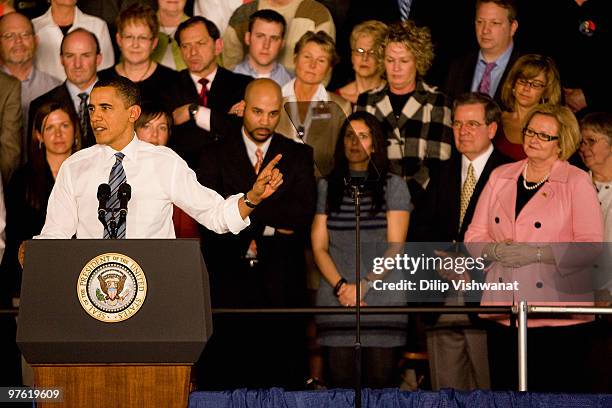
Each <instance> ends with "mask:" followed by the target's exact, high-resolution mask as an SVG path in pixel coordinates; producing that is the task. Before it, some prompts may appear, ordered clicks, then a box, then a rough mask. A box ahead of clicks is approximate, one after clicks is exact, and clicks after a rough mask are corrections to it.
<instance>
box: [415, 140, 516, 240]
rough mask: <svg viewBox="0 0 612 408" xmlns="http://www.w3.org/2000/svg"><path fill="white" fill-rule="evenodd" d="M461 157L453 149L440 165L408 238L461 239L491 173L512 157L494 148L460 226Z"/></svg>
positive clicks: (416, 214)
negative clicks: (446, 159) (450, 155)
mask: <svg viewBox="0 0 612 408" xmlns="http://www.w3.org/2000/svg"><path fill="white" fill-rule="evenodd" d="M461 160H462V155H461V154H460V153H457V152H454V154H453V156H452V157H451V159H450V160H448V161H446V162H443V163H442V164H441V165H440V173H439V174H438V175H436V177H434V178H432V179H431V181H430V183H429V185H428V187H427V190H426V192H425V198H424V205H422V206H420V207H419V208H415V209H414V211H413V214H412V217H411V218H412V222H411V223H410V224H411V225H410V232H409V234H408V237H409V241H421V242H462V241H463V237H464V235H465V231H467V227H468V226H469V225H470V222H472V216H473V215H474V209H475V208H476V203H477V202H478V198H479V197H480V193H481V192H482V190H483V188H484V186H485V185H486V183H487V181H488V179H489V175H490V174H491V172H492V171H493V169H495V168H497V167H498V166H501V165H502V164H506V163H510V162H511V159H510V158H508V157H506V156H504V155H502V154H501V153H499V152H498V151H497V150H495V149H494V150H493V152H492V153H491V156H489V159H488V160H487V163H486V164H485V167H484V169H483V171H482V174H481V175H480V177H479V178H478V183H476V187H475V188H474V192H473V193H472V197H471V198H470V204H469V205H468V208H467V210H466V212H465V216H464V217H463V223H462V225H461V228H459V213H460V207H461V188H462V185H461Z"/></svg>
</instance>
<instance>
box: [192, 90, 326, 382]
mask: <svg viewBox="0 0 612 408" xmlns="http://www.w3.org/2000/svg"><path fill="white" fill-rule="evenodd" d="M244 100H245V110H244V117H243V123H242V124H241V125H238V126H235V127H230V128H224V129H221V130H220V131H224V132H225V134H223V135H222V138H221V139H220V141H219V143H215V144H212V145H210V146H209V147H208V148H207V149H205V150H203V151H202V156H201V159H200V166H199V172H198V176H199V180H200V182H201V183H202V184H204V185H205V186H207V187H209V188H211V189H214V190H215V191H218V192H219V193H220V194H221V195H222V196H224V197H227V196H230V195H232V194H239V193H241V192H244V191H247V190H248V189H249V186H250V185H251V184H252V182H253V180H255V179H256V178H257V174H258V172H259V171H260V169H262V168H263V167H264V166H266V165H267V164H268V163H269V162H270V160H272V159H273V158H274V157H275V156H276V155H278V154H282V156H283V159H282V161H281V162H280V163H279V164H278V168H279V169H280V171H281V172H282V173H283V185H282V186H280V188H279V189H278V191H276V193H275V195H274V199H271V200H269V201H266V202H263V203H262V204H261V205H258V206H257V207H256V208H255V209H254V210H253V212H252V213H251V215H250V219H251V225H250V226H249V227H248V228H246V229H244V230H243V231H242V232H240V234H238V235H231V234H224V235H216V234H215V235H214V234H210V233H208V232H205V233H204V234H203V240H204V243H203V251H204V256H205V260H206V262H207V265H208V267H209V273H210V279H211V296H212V304H213V306H216V307H300V306H301V307H304V306H305V305H306V278H305V267H304V247H305V241H306V240H307V232H308V229H309V227H310V223H311V221H312V216H313V214H314V209H315V200H316V187H315V179H314V174H313V171H312V168H313V152H312V149H311V148H310V147H309V146H305V145H302V144H300V143H296V142H294V141H291V140H289V139H287V138H285V137H283V136H282V135H279V134H277V133H275V128H276V125H277V124H278V121H279V118H280V111H281V107H282V105H281V104H282V96H281V91H280V87H279V86H278V84H276V83H275V82H274V81H272V80H271V79H257V80H255V81H253V82H251V84H249V86H248V87H247V89H246V94H245V97H244ZM249 194H250V193H249ZM249 198H250V195H249ZM255 333H256V334H255ZM306 366H307V365H306V330H305V322H304V321H303V320H302V319H300V318H297V317H295V316H289V317H262V318H257V319H252V318H251V317H243V318H236V317H231V318H229V319H227V318H226V319H223V318H220V319H215V333H214V334H213V338H212V339H211V341H210V342H209V344H207V347H206V349H205V351H204V355H203V357H202V373H203V374H204V378H202V379H201V380H200V381H201V382H202V384H203V385H204V386H205V387H207V388H221V389H227V388H235V387H251V388H252V387H255V388H261V387H273V386H280V387H285V388H301V387H302V386H303V384H304V380H305V378H306V374H307V372H306Z"/></svg>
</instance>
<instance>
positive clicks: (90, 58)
mask: <svg viewBox="0 0 612 408" xmlns="http://www.w3.org/2000/svg"><path fill="white" fill-rule="evenodd" d="M60 53H61V55H60V58H61V61H62V65H63V66H64V71H66V80H65V81H64V83H63V84H61V85H59V86H57V87H55V88H53V89H52V90H50V91H49V92H47V93H45V94H43V95H41V96H39V97H38V98H36V99H34V100H33V101H32V103H31V104H30V111H29V120H28V123H30V124H31V123H32V119H33V116H34V114H35V113H36V111H37V110H38V109H39V107H40V106H41V105H42V104H43V103H45V102H48V101H56V102H60V103H62V104H63V105H66V106H68V107H69V109H71V110H72V112H71V114H72V113H74V114H75V115H76V116H77V117H78V118H79V122H78V123H79V131H80V135H81V136H80V137H81V146H83V147H88V146H92V145H94V144H95V143H96V141H95V138H94V134H93V131H92V130H91V123H90V120H89V112H88V110H87V104H88V103H89V94H90V93H91V90H92V89H93V87H94V84H95V83H96V81H97V80H98V77H97V73H96V69H97V67H98V66H99V65H100V63H101V61H102V55H100V47H99V44H98V40H97V37H96V36H95V35H94V34H92V33H91V32H89V31H87V30H86V29H84V28H77V29H76V30H73V31H71V32H70V33H68V34H66V36H64V38H63V39H62V45H61V49H60ZM28 131H31V129H28ZM30 140H32V139H31V138H30Z"/></svg>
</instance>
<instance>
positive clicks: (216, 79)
mask: <svg viewBox="0 0 612 408" xmlns="http://www.w3.org/2000/svg"><path fill="white" fill-rule="evenodd" d="M175 39H176V42H177V43H178V44H179V46H180V49H181V53H182V54H183V58H184V59H185V63H186V64H187V69H185V70H183V71H181V72H180V73H179V79H178V83H176V85H175V86H176V93H177V95H178V96H177V98H176V100H175V104H174V106H173V107H174V112H173V117H174V124H175V131H174V137H173V138H172V143H171V145H170V147H172V148H173V149H174V150H175V151H176V152H177V153H178V154H179V155H180V156H181V157H182V158H183V159H185V160H186V161H187V164H189V166H190V167H191V168H194V169H195V168H196V166H197V164H198V160H199V157H200V154H201V151H202V149H203V148H204V147H205V146H207V145H208V144H210V143H212V142H213V141H214V140H215V139H217V138H218V135H216V134H215V133H211V132H210V128H211V126H210V121H211V110H212V111H213V112H216V113H220V114H226V113H227V112H229V110H230V108H232V107H233V106H234V105H235V104H236V103H238V102H240V101H241V100H242V98H243V97H244V90H245V89H246V86H247V84H248V83H249V82H250V81H251V80H252V78H251V77H248V76H246V75H240V74H234V73H233V72H231V71H228V70H226V69H225V68H222V67H219V66H217V62H216V58H217V57H218V56H219V55H220V54H221V50H222V49H223V41H222V40H221V39H220V37H219V30H217V27H216V26H215V25H214V23H213V22H212V21H210V20H207V19H205V18H204V17H199V16H198V17H192V18H190V19H188V20H186V21H184V22H183V23H181V25H180V26H179V27H178V29H177V31H176V34H175ZM205 107H206V108H209V109H204V108H205Z"/></svg>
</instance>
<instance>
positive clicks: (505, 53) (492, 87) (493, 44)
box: [444, 0, 520, 102]
mask: <svg viewBox="0 0 612 408" xmlns="http://www.w3.org/2000/svg"><path fill="white" fill-rule="evenodd" d="M516 15H517V10H516V5H515V1H514V0H478V1H476V19H475V24H474V27H475V29H476V39H477V40H478V45H479V47H480V49H479V50H478V52H472V53H469V54H466V55H463V56H461V57H458V58H457V59H455V60H453V61H452V62H451V65H450V67H449V69H448V75H447V77H446V84H445V86H444V91H445V92H446V93H447V94H448V95H449V96H450V97H451V98H455V97H457V96H458V95H460V94H462V93H464V92H469V91H472V92H481V93H485V94H488V95H489V96H491V97H493V98H494V99H495V100H496V101H497V102H499V98H500V90H501V89H500V86H499V85H500V84H502V83H503V82H504V79H505V77H506V74H507V72H508V68H509V67H512V65H513V64H514V61H516V59H517V58H518V57H519V55H520V54H519V51H518V49H517V48H516V47H515V46H514V42H513V41H512V38H513V36H514V33H515V32H516V30H517V28H518V21H517V19H516Z"/></svg>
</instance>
